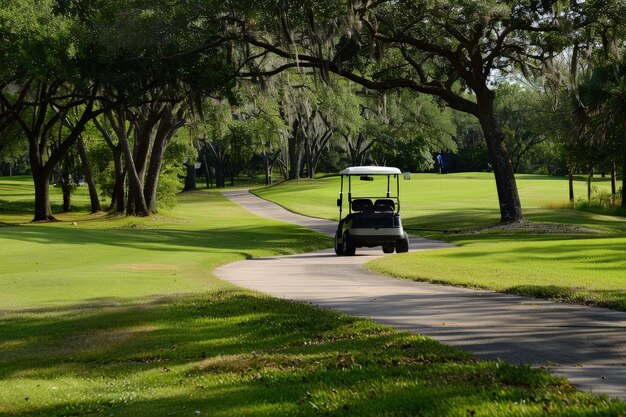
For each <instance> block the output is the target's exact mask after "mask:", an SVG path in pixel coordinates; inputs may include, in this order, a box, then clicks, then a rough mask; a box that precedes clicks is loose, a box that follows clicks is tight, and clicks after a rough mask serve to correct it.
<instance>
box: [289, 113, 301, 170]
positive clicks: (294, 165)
mask: <svg viewBox="0 0 626 417" xmlns="http://www.w3.org/2000/svg"><path fill="white" fill-rule="evenodd" d="M300 139H301V132H300V123H299V122H298V121H297V120H296V121H295V122H294V123H293V126H292V129H291V134H290V135H289V142H288V146H289V179H290V180H295V179H298V178H300V169H301V164H302V144H301V143H300V142H301V140H300Z"/></svg>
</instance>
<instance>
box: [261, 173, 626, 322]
mask: <svg viewBox="0 0 626 417" xmlns="http://www.w3.org/2000/svg"><path fill="white" fill-rule="evenodd" d="M518 183H519V188H520V195H521V197H522V203H523V206H524V207H525V216H526V217H527V218H528V219H529V220H531V221H532V222H535V223H534V224H537V223H539V224H546V225H547V226H548V227H546V229H550V228H556V232H555V231H545V230H541V229H542V228H541V227H539V228H536V229H532V228H520V229H519V230H499V229H487V230H484V231H482V232H481V233H464V234H442V233H436V232H417V233H419V234H421V235H424V236H427V237H429V238H435V239H442V240H446V241H448V242H450V243H454V244H456V245H457V247H455V248H450V249H444V250H438V251H433V252H414V253H408V254H402V255H394V256H392V257H384V258H381V259H378V260H375V261H372V262H371V263H369V264H368V265H366V267H368V268H369V269H371V270H373V271H375V272H378V273H383V274H387V275H390V276H394V277H399V278H407V279H414V280H421V281H426V282H431V283H437V284H447V285H456V286H463V287H471V288H481V289H489V290H494V291H500V292H509V293H514V294H518V295H524V296H531V297H540V298H547V299H552V300H555V301H564V302H569V303H574V304H583V305H592V306H597V307H608V308H613V309H616V310H626V291H625V289H624V282H625V280H626V219H624V218H621V217H615V216H607V215H599V214H594V213H586V212H579V211H573V210H560V209H546V208H543V207H544V206H550V201H552V200H553V199H554V197H555V196H557V195H558V194H559V192H560V191H563V190H564V191H567V181H566V180H564V179H561V178H552V177H545V176H536V175H522V176H518ZM357 186H363V187H365V190H371V189H374V187H375V185H374V184H372V183H370V184H364V185H361V184H357ZM577 186H578V188H580V187H581V186H582V184H577ZM355 187H356V186H355ZM401 189H402V201H403V205H402V210H403V223H404V225H405V227H407V228H408V229H439V230H450V229H453V230H454V229H468V228H470V229H475V228H477V227H481V226H486V225H489V224H493V223H495V222H497V219H498V211H497V202H496V199H495V186H494V185H493V177H492V176H490V175H488V174H486V173H476V174H474V173H463V174H449V175H444V176H440V175H434V174H413V175H412V179H411V181H408V182H401ZM338 190H339V188H338V178H337V177H327V178H322V179H318V180H300V181H293V182H286V183H281V184H280V185H277V186H273V187H269V188H268V187H266V188H261V189H257V190H254V192H255V194H256V195H258V196H259V197H261V198H265V199H267V200H270V201H272V202H275V203H277V204H279V205H281V206H283V207H286V208H287V209H288V210H292V211H300V212H301V213H302V214H313V213H316V215H318V216H322V217H328V218H333V215H334V216H336V212H337V209H336V207H335V206H334V204H333V203H334V201H335V199H336V194H337V192H338ZM578 191H580V190H578ZM366 193H371V191H367V192H366ZM303 207H306V209H303ZM559 228H562V229H563V230H564V231H559ZM590 230H591V232H590ZM593 231H597V232H598V233H594V232H593ZM413 233H416V232H415V231H414V232H413Z"/></svg>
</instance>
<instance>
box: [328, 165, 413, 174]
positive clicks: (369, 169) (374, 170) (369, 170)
mask: <svg viewBox="0 0 626 417" xmlns="http://www.w3.org/2000/svg"><path fill="white" fill-rule="evenodd" d="M399 174H402V172H401V171H400V170H399V169H398V168H394V167H377V166H363V167H349V168H346V169H344V170H343V171H340V172H339V175H399Z"/></svg>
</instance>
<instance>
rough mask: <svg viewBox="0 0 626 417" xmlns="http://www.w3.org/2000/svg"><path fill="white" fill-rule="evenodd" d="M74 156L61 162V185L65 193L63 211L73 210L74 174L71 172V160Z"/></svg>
mask: <svg viewBox="0 0 626 417" xmlns="http://www.w3.org/2000/svg"><path fill="white" fill-rule="evenodd" d="M71 157H73V156H67V157H65V158H64V159H63V162H62V163H61V175H59V185H60V186H61V191H62V193H63V213H69V212H70V211H71V210H72V176H71V173H70V161H69V159H70V158H71Z"/></svg>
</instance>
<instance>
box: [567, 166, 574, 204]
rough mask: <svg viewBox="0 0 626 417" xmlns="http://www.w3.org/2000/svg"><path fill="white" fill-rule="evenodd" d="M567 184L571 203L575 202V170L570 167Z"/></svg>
mask: <svg viewBox="0 0 626 417" xmlns="http://www.w3.org/2000/svg"><path fill="white" fill-rule="evenodd" d="M567 182H568V185H569V201H571V202H572V203H573V202H574V169H573V168H572V167H569V169H568V170H567Z"/></svg>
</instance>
